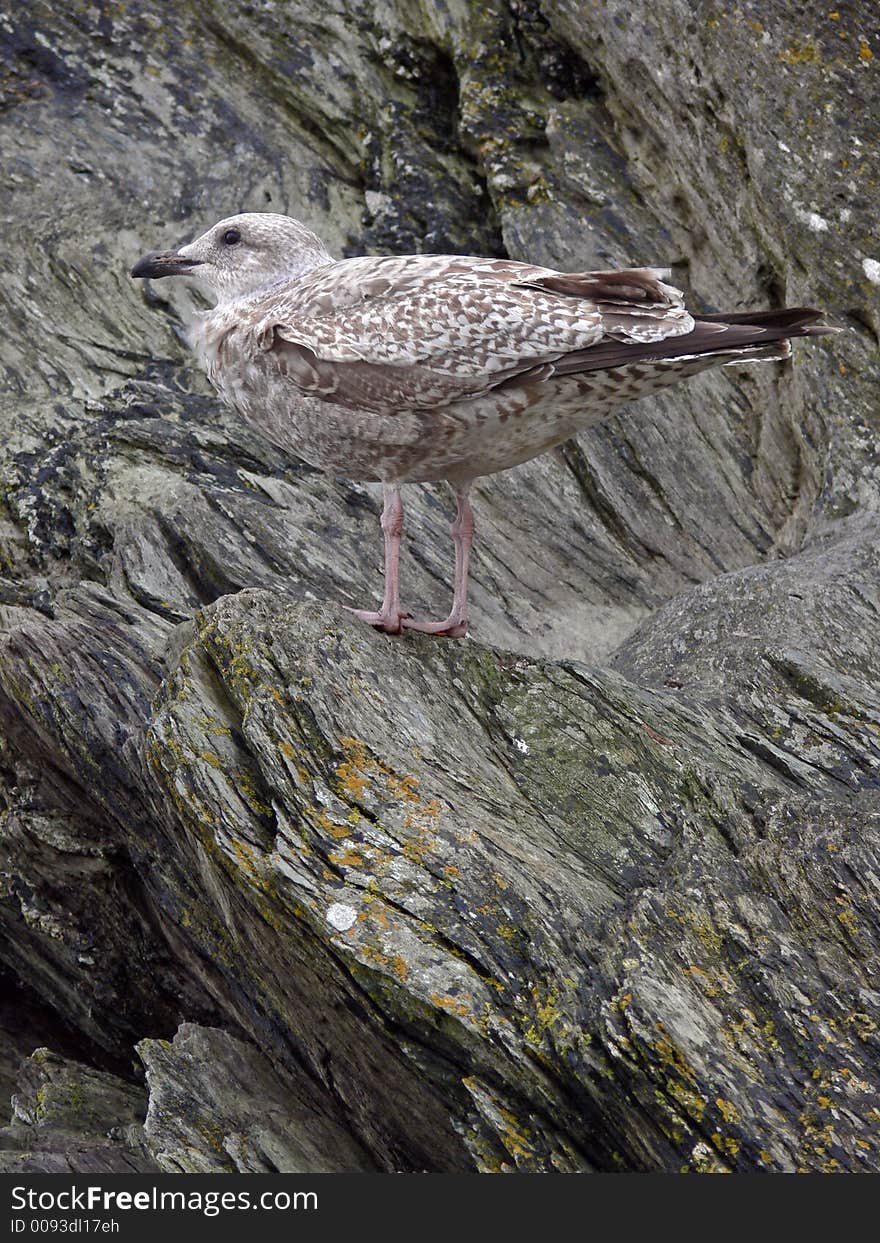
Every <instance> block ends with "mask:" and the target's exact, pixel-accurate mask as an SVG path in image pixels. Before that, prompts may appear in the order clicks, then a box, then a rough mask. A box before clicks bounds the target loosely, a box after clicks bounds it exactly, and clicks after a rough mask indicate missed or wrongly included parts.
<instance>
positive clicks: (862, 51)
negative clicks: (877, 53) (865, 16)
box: [859, 39, 874, 61]
mask: <svg viewBox="0 0 880 1243" xmlns="http://www.w3.org/2000/svg"><path fill="white" fill-rule="evenodd" d="M859 59H860V60H864V61H869V60H873V59H874V53H873V52H872V51H871V48H870V47H869V45H868V41H867V39H859Z"/></svg>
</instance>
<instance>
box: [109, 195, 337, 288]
mask: <svg viewBox="0 0 880 1243" xmlns="http://www.w3.org/2000/svg"><path fill="white" fill-rule="evenodd" d="M331 262H332V258H331V255H330V254H329V252H328V251H327V248H326V247H325V246H324V243H323V242H322V241H321V240H320V238H318V237H316V235H315V234H314V233H312V231H311V230H310V229H307V228H306V227H305V225H304V224H300V222H299V221H298V220H294V219H293V218H292V217H291V216H279V215H276V214H275V213H273V212H244V213H242V214H241V215H238V216H227V218H226V219H225V220H221V221H219V223H218V224H215V225H214V226H213V228H210V229H208V231H207V233H203V234H202V235H201V237H197V238H196V240H195V241H194V242H190V243H189V245H187V246H181V247H180V249H179V250H167V251H157V252H154V253H153V254H149V255H145V256H144V258H143V259H140V260H139V261H138V262H137V263H136V264H135V265H134V267H133V268H132V269H131V275H132V276H135V277H150V278H153V279H155V278H157V277H161V276H193V277H195V278H196V279H197V280H198V281H199V282H200V283H201V284H202V285H204V286H206V287H207V289H208V290H209V291H210V292H211V293H213V294H214V295H215V296H216V298H217V300H218V302H227V301H232V300H235V299H237V298H242V297H246V296H247V295H248V294H251V293H255V292H256V291H257V290H259V289H263V288H265V287H266V286H269V285H274V284H276V283H277V282H278V281H280V280H289V279H292V278H294V277H296V276H301V275H302V274H303V273H305V272H309V271H311V270H312V269H313V268H316V267H321V266H322V265H323V264H325V263H331Z"/></svg>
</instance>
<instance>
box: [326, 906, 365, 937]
mask: <svg viewBox="0 0 880 1243" xmlns="http://www.w3.org/2000/svg"><path fill="white" fill-rule="evenodd" d="M325 918H326V920H327V923H328V924H329V925H330V926H331V928H335V929H336V931H337V932H348V930H349V928H351V927H352V926H353V925H354V924H355V923H356V921H357V911H356V910H355V909H354V907H353V906H345V905H344V904H343V903H342V902H334V903H333V905H332V906H330V907H328V908H327V914H326V916H325Z"/></svg>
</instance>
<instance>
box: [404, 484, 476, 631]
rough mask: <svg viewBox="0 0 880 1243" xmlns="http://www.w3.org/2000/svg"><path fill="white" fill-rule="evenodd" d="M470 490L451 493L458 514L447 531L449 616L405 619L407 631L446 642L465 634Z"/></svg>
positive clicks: (470, 535) (470, 536) (471, 521)
mask: <svg viewBox="0 0 880 1243" xmlns="http://www.w3.org/2000/svg"><path fill="white" fill-rule="evenodd" d="M470 487H471V485H470V484H469V483H468V484H465V485H464V487H461V488H457V489H456V493H455V499H456V502H457V504H458V512H457V513H456V515H455V520H454V521H453V523H452V526H451V527H450V530H451V532H452V539H453V543H454V544H455V589H454V593H453V597H452V609H451V611H450V613H449V616H448V617H447V618H446V619H445V620H444V621H439V622H422V621H412V620H410V618H408V617H405V618H404V619H403V622H402V625H403V626H404V627H405V628H406V629H407V630H421V631H422V632H423V633H425V634H442V635H446V636H447V638H450V639H460V638H462V637H463V636H464V635H466V634H467V628H468V612H467V585H468V564H469V562H470V555H471V546H472V544H473V542H474V511H473V510H472V509H471V506H470V502H469V501H468V492H469V491H470Z"/></svg>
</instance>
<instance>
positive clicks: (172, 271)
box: [131, 250, 201, 279]
mask: <svg viewBox="0 0 880 1243" xmlns="http://www.w3.org/2000/svg"><path fill="white" fill-rule="evenodd" d="M200 263H201V260H200V259H184V257H183V255H178V254H176V253H175V252H174V251H173V250H163V251H157V252H156V253H155V254H152V255H144V257H143V259H139V260H138V261H137V263H136V264H135V265H134V267H133V268H132V269H131V274H132V276H149V277H153V278H154V279H155V278H156V277H158V276H185V275H186V273H187V272H191V271H192V269H193V268H197V267H199V265H200Z"/></svg>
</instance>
